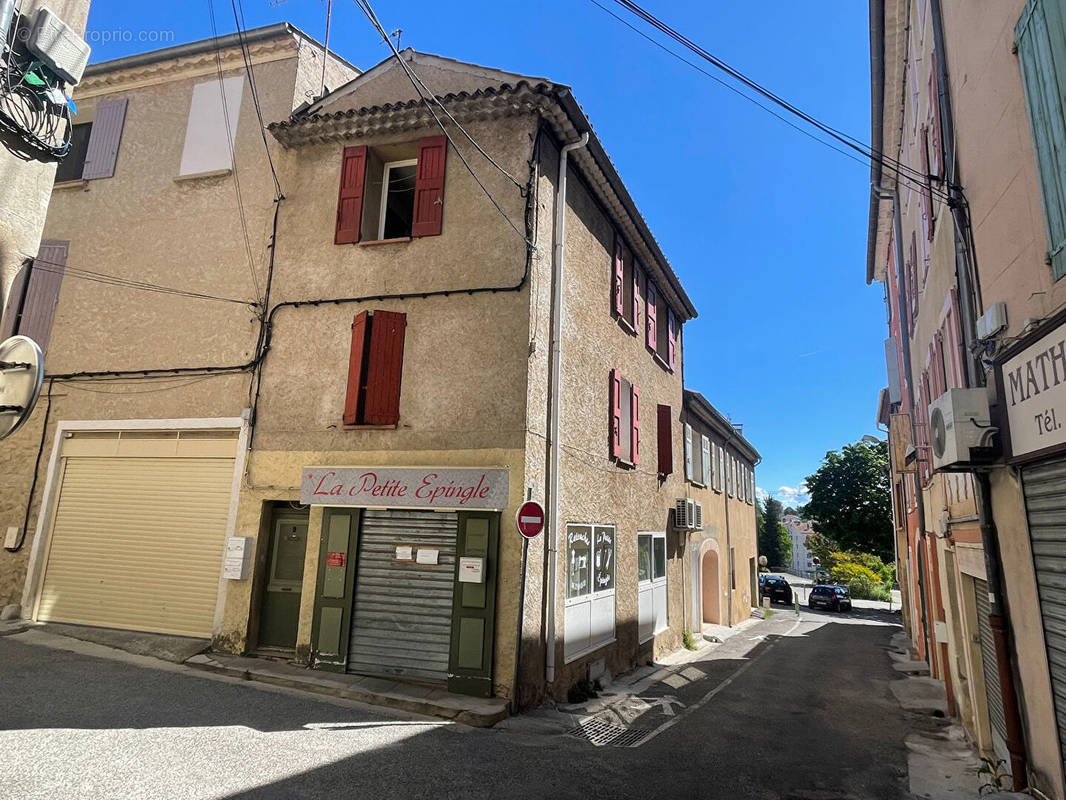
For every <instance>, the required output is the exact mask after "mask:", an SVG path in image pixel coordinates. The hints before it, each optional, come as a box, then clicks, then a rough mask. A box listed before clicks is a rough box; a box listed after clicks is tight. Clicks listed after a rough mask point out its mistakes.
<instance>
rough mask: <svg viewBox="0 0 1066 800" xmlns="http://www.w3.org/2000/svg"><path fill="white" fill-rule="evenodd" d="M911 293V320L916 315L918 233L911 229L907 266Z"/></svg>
mask: <svg viewBox="0 0 1066 800" xmlns="http://www.w3.org/2000/svg"><path fill="white" fill-rule="evenodd" d="M908 277H909V278H910V284H911V285H910V295H911V322H914V320H915V319H917V317H918V233H917V231H911V260H910V267H909V268H908Z"/></svg>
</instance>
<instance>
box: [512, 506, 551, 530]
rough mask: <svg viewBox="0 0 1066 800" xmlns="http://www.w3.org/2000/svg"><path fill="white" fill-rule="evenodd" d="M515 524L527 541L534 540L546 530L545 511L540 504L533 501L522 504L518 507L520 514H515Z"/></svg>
mask: <svg viewBox="0 0 1066 800" xmlns="http://www.w3.org/2000/svg"><path fill="white" fill-rule="evenodd" d="M515 523H516V524H517V525H518V532H519V533H520V534H522V535H523V536H525V537H526V538H527V539H532V538H533V537H534V536H536V535H537V534H538V533H540V532H541V531H542V530H544V509H543V508H542V507H541V505H540V503H536V502H534V501H532V500H529V501H527V502H525V503H522V505H520V506H519V507H518V513H517V514H515Z"/></svg>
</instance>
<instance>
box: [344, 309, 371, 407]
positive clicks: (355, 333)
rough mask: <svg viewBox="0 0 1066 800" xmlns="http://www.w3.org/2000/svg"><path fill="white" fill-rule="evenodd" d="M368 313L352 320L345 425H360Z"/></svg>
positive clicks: (356, 316) (363, 312)
mask: <svg viewBox="0 0 1066 800" xmlns="http://www.w3.org/2000/svg"><path fill="white" fill-rule="evenodd" d="M367 316H368V314H367V312H365V311H362V312H360V313H358V314H356V315H355V319H354V320H352V349H351V351H350V352H349V353H348V390H347V393H346V394H345V396H344V424H345V425H357V424H359V410H360V406H361V405H362V388H363V385H362V384H363V350H364V349H365V343H366V329H367Z"/></svg>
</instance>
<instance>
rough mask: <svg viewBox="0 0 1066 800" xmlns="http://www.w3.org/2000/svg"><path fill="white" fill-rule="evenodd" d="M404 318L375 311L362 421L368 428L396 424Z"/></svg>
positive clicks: (405, 324)
mask: <svg viewBox="0 0 1066 800" xmlns="http://www.w3.org/2000/svg"><path fill="white" fill-rule="evenodd" d="M406 328H407V315H406V314H401V313H398V312H395V311H375V312H374V320H373V322H371V324H370V355H369V358H367V364H366V372H367V376H366V400H365V407H364V410H363V418H364V419H365V420H366V423H367V424H368V425H395V424H396V423H397V422H398V421H399V419H400V384H401V379H402V378H403V340H404V332H405V330H406Z"/></svg>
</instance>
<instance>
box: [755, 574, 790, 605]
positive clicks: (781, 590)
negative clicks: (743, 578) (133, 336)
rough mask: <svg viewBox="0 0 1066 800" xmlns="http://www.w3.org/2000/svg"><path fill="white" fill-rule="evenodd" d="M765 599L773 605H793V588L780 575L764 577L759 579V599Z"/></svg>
mask: <svg viewBox="0 0 1066 800" xmlns="http://www.w3.org/2000/svg"><path fill="white" fill-rule="evenodd" d="M764 597H769V598H770V602H771V603H791V602H792V587H791V586H789V585H788V581H786V580H785V579H784V578H782V577H781V576H780V575H763V576H762V577H760V578H759V599H760V600H761V599H762V598H764Z"/></svg>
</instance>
